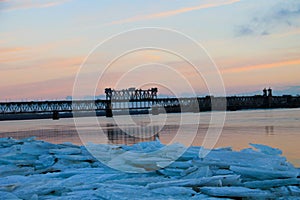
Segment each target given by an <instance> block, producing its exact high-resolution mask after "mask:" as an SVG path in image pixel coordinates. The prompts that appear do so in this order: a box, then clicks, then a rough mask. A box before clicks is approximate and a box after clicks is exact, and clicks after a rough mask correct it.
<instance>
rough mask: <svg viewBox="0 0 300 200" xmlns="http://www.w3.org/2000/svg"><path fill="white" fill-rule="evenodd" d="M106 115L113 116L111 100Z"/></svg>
mask: <svg viewBox="0 0 300 200" xmlns="http://www.w3.org/2000/svg"><path fill="white" fill-rule="evenodd" d="M105 116H106V117H113V113H112V105H111V101H109V102H108V103H107V105H106V108H105Z"/></svg>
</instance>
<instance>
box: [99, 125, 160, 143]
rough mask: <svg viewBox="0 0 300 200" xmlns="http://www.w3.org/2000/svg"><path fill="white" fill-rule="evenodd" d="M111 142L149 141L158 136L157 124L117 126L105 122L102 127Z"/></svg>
mask: <svg viewBox="0 0 300 200" xmlns="http://www.w3.org/2000/svg"><path fill="white" fill-rule="evenodd" d="M102 130H103V131H104V133H105V135H107V138H108V140H109V141H110V142H111V143H112V144H129V145H130V144H135V143H138V142H146V141H147V142H149V141H154V140H156V138H159V126H132V127H130V126H127V127H121V128H120V127H118V126H117V125H115V124H106V127H105V128H104V127H103V129H102Z"/></svg>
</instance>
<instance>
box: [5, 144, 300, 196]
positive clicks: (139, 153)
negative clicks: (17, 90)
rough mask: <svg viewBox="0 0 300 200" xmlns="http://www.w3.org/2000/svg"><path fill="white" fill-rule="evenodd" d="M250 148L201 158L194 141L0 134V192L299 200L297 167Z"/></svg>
mask: <svg viewBox="0 0 300 200" xmlns="http://www.w3.org/2000/svg"><path fill="white" fill-rule="evenodd" d="M251 146H252V147H253V148H254V149H250V148H249V149H244V150H241V151H233V150H232V149H231V148H230V147H226V148H219V149H214V150H211V151H210V153H209V154H208V155H207V156H205V157H203V158H202V157H201V158H200V157H199V152H200V151H201V150H203V148H201V147H189V148H186V147H184V146H183V145H180V144H172V145H163V144H161V143H160V141H158V140H157V141H153V142H143V143H138V144H135V145H132V146H126V145H107V144H106V145H101V144H89V146H88V148H86V147H84V146H76V145H73V144H71V143H64V144H51V143H47V142H43V141H37V140H35V139H34V138H26V139H22V140H15V139H13V138H0V197H1V199H164V200H166V199H220V198H221V199H223V198H224V199H236V198H245V199H299V198H300V187H299V186H300V175H299V172H300V170H299V169H297V168H295V167H294V166H293V165H292V164H290V163H289V162H288V161H287V160H286V158H285V157H283V156H281V153H282V152H281V150H279V149H275V148H272V147H268V146H265V145H261V144H251ZM87 149H88V150H91V152H92V153H90V152H89V151H88V150H87ZM205 151H207V150H205ZM178 153H181V154H182V155H181V156H180V157H179V158H178V157H177V155H178ZM99 157H101V161H104V162H100V161H99V160H98V159H97V158H99ZM109 166H110V167H109ZM113 166H118V167H117V168H116V169H121V170H116V169H114V168H112V167H113ZM129 172H134V173H129Z"/></svg>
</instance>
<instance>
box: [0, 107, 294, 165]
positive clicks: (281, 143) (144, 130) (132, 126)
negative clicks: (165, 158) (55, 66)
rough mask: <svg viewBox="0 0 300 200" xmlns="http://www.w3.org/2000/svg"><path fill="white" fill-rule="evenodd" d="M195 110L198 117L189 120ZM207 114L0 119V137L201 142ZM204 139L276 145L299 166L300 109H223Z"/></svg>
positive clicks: (207, 123)
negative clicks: (217, 131)
mask: <svg viewBox="0 0 300 200" xmlns="http://www.w3.org/2000/svg"><path fill="white" fill-rule="evenodd" d="M215 114H217V113H215ZM199 116H200V121H199V122H198V123H195V119H196V118H197V117H199ZM182 119H183V120H184V122H183V123H182ZM210 120H211V113H209V112H207V113H200V114H199V113H184V114H182V115H181V114H168V115H165V114H161V115H158V116H148V115H136V116H130V117H129V116H116V117H114V118H105V117H99V118H97V119H96V121H97V122H98V123H99V124H95V123H93V118H81V119H80V123H79V124H77V125H78V126H77V127H76V126H75V123H74V119H60V120H58V121H53V120H26V121H3V122H0V137H14V138H24V137H30V136H36V137H37V139H39V140H45V141H49V142H52V143H63V142H72V143H75V144H79V145H82V144H84V143H86V142H94V143H110V144H129V145H130V144H134V143H136V142H141V141H150V140H154V139H155V138H156V137H158V138H159V139H160V140H161V141H162V142H163V143H165V144H169V143H172V142H173V140H175V139H176V141H178V142H181V143H184V144H188V143H192V145H198V146H199V145H203V141H204V138H205V136H206V133H207V130H208V127H209V126H210ZM211 126H212V127H214V126H216V125H215V124H211ZM77 130H79V132H80V134H78V132H77ZM175 136H176V137H175ZM194 136H195V137H194ZM207 139H212V141H216V144H215V146H214V147H216V148H217V147H227V146H231V147H233V149H235V150H240V149H243V148H248V147H249V145H248V144H249V143H259V144H265V145H269V146H272V147H276V148H279V149H281V150H282V151H283V155H284V156H286V157H287V158H288V160H289V161H290V162H292V163H293V164H294V165H296V166H297V167H300V146H299V140H300V109H276V110H251V111H236V112H227V113H226V120H225V125H224V127H223V129H222V132H221V135H220V137H218V138H216V137H215V135H209V136H208V138H207Z"/></svg>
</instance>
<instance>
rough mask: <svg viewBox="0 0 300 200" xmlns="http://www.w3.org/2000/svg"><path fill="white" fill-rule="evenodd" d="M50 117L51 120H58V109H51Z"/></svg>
mask: <svg viewBox="0 0 300 200" xmlns="http://www.w3.org/2000/svg"><path fill="white" fill-rule="evenodd" d="M52 119H53V120H59V112H58V111H53V114H52Z"/></svg>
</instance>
